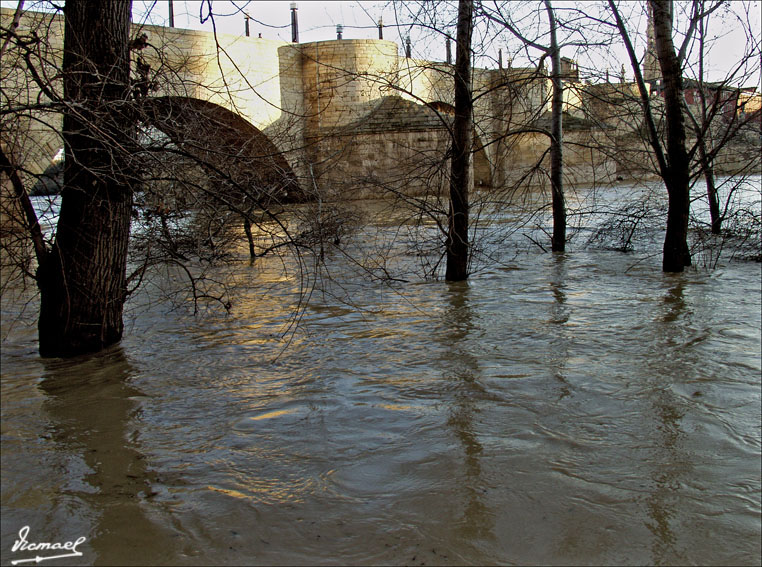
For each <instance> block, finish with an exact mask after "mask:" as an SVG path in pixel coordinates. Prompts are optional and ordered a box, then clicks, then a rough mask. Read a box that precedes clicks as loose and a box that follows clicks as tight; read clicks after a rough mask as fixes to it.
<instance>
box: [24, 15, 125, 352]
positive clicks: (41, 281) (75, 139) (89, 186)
mask: <svg viewBox="0 0 762 567" xmlns="http://www.w3.org/2000/svg"><path fill="white" fill-rule="evenodd" d="M131 9H132V2H131V1H124V0H98V1H97V2H92V1H88V0H67V2H66V6H65V8H64V15H65V25H66V29H65V36H64V62H63V74H64V97H65V100H66V103H67V107H66V110H65V114H64V126H63V137H64V152H65V154H64V155H65V166H64V189H63V191H62V197H61V211H60V217H59V221H58V226H57V228H56V239H55V244H54V245H53V248H52V250H51V251H50V253H49V254H48V255H47V257H46V258H45V260H44V261H43V262H41V263H40V266H39V268H38V286H39V289H40V294H41V306H40V320H39V337H40V354H42V355H43V356H73V355H76V354H80V353H83V352H92V351H97V350H100V349H102V348H104V347H106V346H108V345H110V344H112V343H115V342H117V341H119V340H120V339H121V337H122V331H123V322H122V310H123V305H124V301H125V296H126V261H127V244H128V240H129V231H130V218H131V217H130V213H131V208H132V189H131V175H130V160H129V153H128V152H129V149H130V147H131V144H132V142H133V140H134V134H133V132H134V128H133V124H132V120H131V118H130V113H129V112H128V111H127V110H126V108H127V106H128V105H127V104H126V96H127V92H128V81H129V69H130V68H129V50H128V44H129V25H130V14H131ZM125 150H127V151H125Z"/></svg>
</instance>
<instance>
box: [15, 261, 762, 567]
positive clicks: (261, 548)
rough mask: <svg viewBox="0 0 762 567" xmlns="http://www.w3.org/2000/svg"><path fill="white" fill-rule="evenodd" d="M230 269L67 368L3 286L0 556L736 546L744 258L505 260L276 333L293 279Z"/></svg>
mask: <svg viewBox="0 0 762 567" xmlns="http://www.w3.org/2000/svg"><path fill="white" fill-rule="evenodd" d="M240 270H242V271H243V273H244V274H245V277H246V278H248V279H249V280H250V281H251V282H252V285H250V286H248V287H247V286H245V287H243V288H241V289H240V290H238V292H237V296H236V300H235V302H234V305H233V309H232V312H231V314H230V315H226V314H224V313H220V312H219V311H210V312H209V313H206V314H205V315H204V316H203V317H194V316H192V315H191V314H190V313H189V312H188V311H187V310H185V309H170V308H169V304H167V303H162V302H158V301H155V302H150V303H148V304H147V307H146V306H143V307H138V306H134V305H133V306H131V307H130V309H129V310H128V316H127V321H128V329H127V333H126V336H125V338H124V340H123V341H122V343H121V344H120V345H119V346H118V347H114V348H111V349H109V350H108V351H106V352H103V353H101V354H98V355H96V356H89V357H82V358H79V359H75V360H58V359H51V360H44V359H41V358H39V356H38V355H37V354H36V336H35V329H34V321H33V309H28V310H27V313H26V314H25V315H21V316H19V312H20V311H21V308H20V306H19V305H18V304H17V303H7V302H6V303H5V304H4V305H3V314H2V315H3V320H2V325H3V331H2V336H3V338H4V340H3V343H2V563H3V564H9V563H10V562H11V561H13V560H18V559H24V558H28V557H34V556H35V554H39V555H44V553H42V552H38V551H35V552H33V553H32V552H28V553H26V554H25V553H24V552H22V551H20V550H17V551H15V552H14V551H12V546H13V544H14V542H15V541H16V540H18V539H19V530H20V529H22V528H23V527H24V526H29V532H28V536H27V538H26V539H27V540H28V541H30V542H61V543H63V542H67V541H74V540H76V539H77V538H79V537H85V538H86V541H85V542H84V543H82V544H81V545H79V546H78V550H79V551H80V552H81V553H82V556H81V557H77V558H73V559H72V558H69V559H62V560H50V561H48V562H47V564H50V565H55V564H61V562H73V563H76V564H83V565H87V564H177V565H183V564H187V565H196V564H198V565H200V564H407V565H423V564H426V565H433V564H442V565H447V564H559V563H560V564H578V563H584V564H659V565H661V564H750V565H753V564H759V562H760V557H761V554H760V468H761V463H760V429H761V428H760V397H761V396H760V372H761V366H762V364H761V360H760V358H761V354H760V324H761V312H762V307H761V300H760V281H761V279H762V278H761V277H760V266H759V264H755V263H740V262H729V263H727V264H724V265H722V264H721V265H720V266H719V267H718V268H717V269H715V270H713V271H706V270H689V271H687V272H686V273H684V274H681V275H665V274H663V273H661V271H660V265H659V258H658V255H653V254H642V255H641V256H638V255H637V254H622V253H619V252H614V251H607V250H592V249H588V250H577V251H574V252H570V253H569V254H566V255H550V254H542V253H540V252H539V251H535V252H527V253H523V254H517V255H515V256H514V257H512V258H511V260H510V261H509V262H506V263H504V264H503V265H501V266H499V267H493V268H486V269H484V270H482V271H480V272H479V273H478V274H476V275H475V276H474V277H473V278H472V279H471V280H470V281H469V282H467V283H462V284H449V283H444V282H426V281H411V282H409V283H407V284H395V285H392V286H389V285H386V284H384V283H380V282H370V281H367V280H364V281H363V280H357V281H355V282H353V283H352V285H351V286H348V285H345V286H343V287H342V288H341V293H342V294H343V295H342V296H341V297H339V296H338V295H339V294H338V293H337V292H336V290H335V289H334V292H336V293H322V292H319V291H316V292H315V293H313V294H312V295H311V296H310V297H308V298H305V301H306V303H305V304H304V305H305V308H304V311H303V313H302V316H301V320H300V322H299V326H298V328H296V330H295V331H294V332H293V333H288V334H287V336H286V338H285V339H283V338H281V337H282V335H283V332H284V329H287V328H288V325H289V322H290V320H291V317H292V315H293V306H294V303H295V302H296V301H297V299H298V296H297V294H296V293H295V292H296V290H297V289H298V285H297V284H296V283H295V282H294V281H293V280H289V279H288V278H280V277H279V276H278V275H277V270H273V271H271V272H269V271H268V270H267V269H266V268H262V264H260V265H259V266H257V267H250V266H247V265H244V264H242V265H241V267H240ZM239 275H240V274H239ZM265 284H266V285H265ZM263 290H266V291H263Z"/></svg>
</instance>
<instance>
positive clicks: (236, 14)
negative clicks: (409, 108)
mask: <svg viewBox="0 0 762 567" xmlns="http://www.w3.org/2000/svg"><path fill="white" fill-rule="evenodd" d="M0 4H2V6H4V7H15V6H16V4H17V1H16V0H0ZM37 4H40V2H37V1H35V0H26V2H25V8H27V9H35V5H37ZM291 4H292V2H290V1H262V0H254V1H247V0H214V1H213V2H211V7H212V17H209V16H210V9H209V6H210V2H209V1H208V0H203V1H201V0H174V2H173V5H174V17H175V27H178V28H189V29H197V30H206V31H212V29H213V25H214V26H215V27H216V29H217V31H218V32H222V33H232V34H238V35H243V34H244V29H245V23H244V22H245V15H248V16H249V17H250V18H251V19H250V21H249V29H250V35H252V36H254V37H256V36H257V35H258V34H260V33H261V34H262V37H265V38H268V39H280V40H283V41H291V10H290V6H291ZM295 4H296V6H297V14H298V21H299V40H300V41H301V42H303V43H306V42H312V41H324V40H329V39H336V24H342V26H343V37H344V39H374V38H377V37H378V28H377V24H378V20H379V18H382V19H383V23H384V39H389V40H393V41H396V42H397V44H398V45H399V46H400V49H401V50H402V49H403V46H404V43H405V38H406V37H407V36H408V35H410V36H411V43H412V51H413V56H414V57H418V58H422V59H431V60H440V61H441V60H444V59H445V57H446V56H445V39H444V38H443V37H442V36H441V35H436V34H431V33H428V34H427V33H425V32H423V31H421V30H420V29H416V28H411V27H410V26H409V25H403V24H401V25H398V22H404V21H409V18H408V17H406V14H405V13H404V12H405V6H404V3H401V2H392V1H357V0H355V1H348V0H344V1H304V0H302V1H301V2H295ZM450 4H451V7H453V6H455V4H456V3H454V2H451V3H450ZM485 4H487V5H490V4H491V2H489V1H486V0H485ZM585 4H586V2H585V0H575V1H571V2H570V1H568V0H554V2H553V5H554V7H556V9H557V10H563V9H565V8H569V7H579V6H584V5H585ZM622 4H623V8H622V9H623V12H624V11H625V10H626V9H630V10H631V11H632V12H633V16H632V18H631V20H630V23H633V22H634V21H637V25H638V26H639V27H640V28H643V29H644V26H645V16H644V15H643V10H642V9H641V8H640V7H639V5H638V4H636V3H634V2H625V3H622ZM527 5H528V4H527V3H526V2H519V1H516V2H514V3H513V4H511V8H512V10H513V11H520V10H521V9H522V7H526V6H527ZM432 6H434V3H429V4H427V9H429V10H430V11H431V9H430V8H429V7H432ZM729 6H730V9H731V10H732V9H738V8H739V7H740V6H741V3H740V2H738V1H737V0H735V1H731V3H730V4H729ZM514 7H515V8H514ZM440 12H441V10H440ZM751 13H752V15H753V17H752V18H751V19H752V25H753V26H755V30H754V31H755V33H756V36H757V37H760V36H761V35H762V31H760V28H761V27H762V23H761V22H762V7H761V3H760V2H759V1H755V2H753V3H752V12H751ZM591 15H592V14H591ZM133 21H134V22H144V23H148V24H153V25H169V1H168V0H133ZM726 21H730V20H726ZM732 28H733V27H732V26H727V25H725V24H723V23H720V22H719V20H717V21H716V23H715V24H714V27H713V28H712V30H711V31H713V32H714V35H717V36H720V39H718V42H717V44H716V45H715V46H714V47H713V48H712V49H711V50H710V52H709V54H708V59H709V80H719V79H720V78H722V76H724V74H725V73H726V71H727V69H726V67H727V65H728V63H729V62H731V61H734V60H737V59H738V58H739V48H740V46H742V45H743V44H745V38H744V37H743V36H742V35H739V33H737V31H736V30H734V29H732ZM451 33H452V34H453V35H454V33H455V32H454V29H453V30H451ZM481 38H482V41H483V43H484V44H485V45H486V46H487V48H486V50H485V56H483V57H481V59H480V60H477V62H476V64H477V66H480V67H497V60H498V49H500V50H501V51H502V55H503V59H504V61H505V60H507V58H508V53H509V51H510V52H511V55H510V56H511V57H512V58H513V60H514V65H515V66H525V65H529V64H533V63H535V62H536V61H537V60H538V59H539V57H540V53H539V52H538V51H536V50H532V49H529V50H523V51H516V49H515V47H512V46H511V44H510V43H509V42H508V41H507V39H506V38H507V34H506V33H505V32H503V34H502V35H501V36H499V37H498V38H495V36H494V34H493V32H484V35H482V36H481ZM514 45H515V44H514ZM644 47H645V46H644V44H640V43H638V44H636V50H637V51H638V53H639V54H641V53H642V52H643V51H644ZM588 53H589V51H587V50H585V51H583V50H578V49H576V48H573V47H569V48H566V49H565V51H564V52H563V55H565V56H568V57H571V58H573V59H577V60H578V61H579V62H580V67H581V68H584V67H586V66H587V67H591V68H592V67H597V68H598V69H599V70H600V71H601V74H603V72H605V70H606V69H609V70H610V71H611V73H612V74H613V75H614V76H616V77H618V76H619V73H620V69H621V62H622V61H627V58H626V56H625V55H624V53H623V52H621V51H618V50H617V49H613V50H602V51H600V52H596V54H595V56H594V58H589V57H587V54H588ZM453 54H454V46H453ZM605 58H608V61H604V59H605ZM585 59H588V61H585ZM628 67H629V66H628ZM760 67H762V60H760V61H757V64H756V65H754V66H752V68H753V72H754V76H752V77H750V78H748V79H747V80H746V81H745V85H744V86H754V85H755V84H756V86H757V88H762V85H761V84H760V78H759V77H760ZM626 77H627V80H632V71H631V70H629V68H628V69H627V71H626Z"/></svg>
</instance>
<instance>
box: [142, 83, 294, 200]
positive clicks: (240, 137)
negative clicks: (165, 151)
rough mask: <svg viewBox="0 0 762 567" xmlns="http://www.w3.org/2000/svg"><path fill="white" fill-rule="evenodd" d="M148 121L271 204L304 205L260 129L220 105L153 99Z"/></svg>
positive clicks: (283, 161) (149, 100) (148, 105)
mask: <svg viewBox="0 0 762 567" xmlns="http://www.w3.org/2000/svg"><path fill="white" fill-rule="evenodd" d="M143 110H144V114H143V116H142V119H143V120H144V121H145V123H146V124H148V125H150V126H151V127H153V128H156V129H157V130H159V131H161V132H163V133H164V134H165V135H166V136H168V137H169V139H170V140H171V141H172V143H173V144H175V145H176V146H177V147H178V148H179V149H181V150H182V151H183V152H184V153H187V154H188V155H190V156H192V157H193V158H194V159H196V160H198V162H199V164H200V165H202V166H203V167H205V168H206V169H207V170H210V171H213V172H215V173H216V175H218V176H221V177H222V178H223V179H226V180H228V181H230V182H232V183H234V184H235V185H236V186H238V187H239V188H241V189H245V190H246V191H247V193H250V194H252V195H255V196H258V197H260V198H262V199H263V200H264V201H265V202H270V201H272V200H277V201H279V202H284V201H301V200H303V199H304V194H303V192H302V190H301V188H300V186H299V182H298V179H297V176H296V174H295V173H294V171H293V169H292V168H291V166H290V165H289V163H288V161H287V160H286V158H285V157H284V156H283V152H281V151H280V150H279V149H278V147H277V146H276V145H275V144H274V143H273V141H272V140H270V139H269V138H268V137H267V135H265V134H264V133H263V132H262V131H261V130H259V129H258V128H257V127H256V126H254V125H253V124H251V123H250V122H249V121H248V120H246V119H245V118H243V117H242V116H240V115H238V114H236V113H235V112H233V111H231V110H229V109H227V108H225V107H223V106H220V105H218V104H215V103H212V102H209V101H205V100H201V99H196V98H191V97H183V96H162V97H152V98H147V99H145V100H144V102H143Z"/></svg>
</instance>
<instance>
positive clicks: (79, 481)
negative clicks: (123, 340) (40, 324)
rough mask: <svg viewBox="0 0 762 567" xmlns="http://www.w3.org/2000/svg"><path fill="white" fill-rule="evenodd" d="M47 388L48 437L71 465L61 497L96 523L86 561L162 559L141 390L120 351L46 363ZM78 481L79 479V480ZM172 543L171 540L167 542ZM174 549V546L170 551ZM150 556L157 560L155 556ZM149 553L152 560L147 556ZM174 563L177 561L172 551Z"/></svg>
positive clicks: (44, 380)
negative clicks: (144, 448) (143, 440)
mask: <svg viewBox="0 0 762 567" xmlns="http://www.w3.org/2000/svg"><path fill="white" fill-rule="evenodd" d="M43 364H44V374H43V378H42V381H41V383H40V386H39V387H40V389H41V390H42V391H43V392H45V394H46V395H47V399H46V400H45V402H44V403H43V409H44V410H45V411H46V412H47V415H48V417H49V437H50V439H51V440H52V441H53V442H54V443H55V451H56V452H57V453H58V454H59V455H60V456H61V460H62V461H63V462H65V463H67V469H68V472H67V476H68V477H69V482H68V484H67V485H66V486H64V487H63V489H62V491H61V492H62V499H64V500H66V501H68V502H69V504H68V505H69V506H73V507H76V508H80V509H81V510H82V513H83V514H84V515H86V516H88V517H90V518H92V522H93V528H92V532H91V533H89V534H84V535H85V536H86V537H87V542H86V544H85V545H86V546H87V547H89V549H87V548H86V547H84V546H83V547H82V548H80V550H81V551H83V552H84V558H83V559H84V560H88V559H90V560H93V557H92V555H91V554H94V555H95V560H94V561H93V562H94V563H98V564H121V563H124V561H125V559H126V558H129V559H130V560H131V561H134V562H135V563H136V564H147V563H149V562H154V561H156V560H157V557H156V553H155V551H156V550H155V546H154V545H152V544H151V542H152V541H155V538H156V537H157V535H158V534H159V533H161V530H160V529H159V528H158V527H157V525H156V524H155V523H154V522H152V521H151V520H150V519H149V518H148V516H147V510H146V508H145V506H144V504H143V503H144V502H145V501H146V500H149V499H151V498H152V497H153V496H155V495H156V494H157V493H156V492H155V487H157V485H158V482H159V481H158V478H157V475H156V473H155V471H152V470H151V469H150V468H149V467H148V465H147V464H146V459H145V456H144V455H143V454H142V453H141V451H140V446H139V419H140V415H139V413H140V404H139V402H138V401H137V399H136V398H138V397H139V396H141V393H140V391H138V390H137V389H136V388H134V387H132V386H130V384H129V379H130V377H131V376H132V375H133V374H134V369H133V368H132V366H131V364H130V362H129V361H128V360H127V358H126V356H125V354H124V352H123V351H122V349H121V348H119V347H114V348H112V349H109V350H107V351H105V352H103V353H100V354H97V355H93V356H86V357H80V358H76V359H73V360H57V359H46V360H44V361H43ZM78 477H79V478H78ZM166 541H171V539H170V538H167V539H166ZM168 547H169V546H168ZM148 550H150V554H149V553H148ZM144 553H145V555H144ZM165 553H166V556H167V557H172V556H173V555H174V553H173V550H171V548H168V549H167V550H166V551H165Z"/></svg>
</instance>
